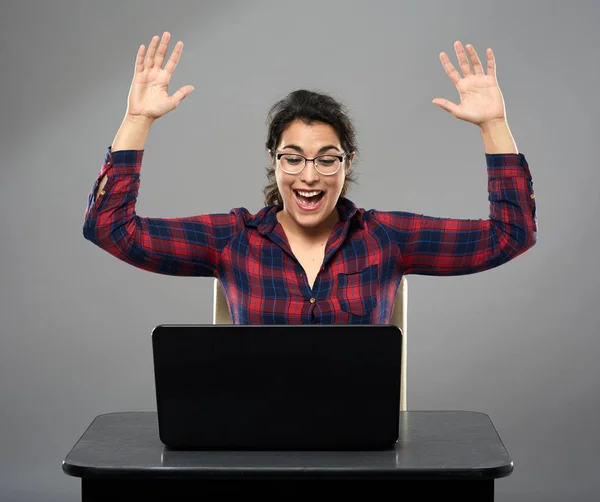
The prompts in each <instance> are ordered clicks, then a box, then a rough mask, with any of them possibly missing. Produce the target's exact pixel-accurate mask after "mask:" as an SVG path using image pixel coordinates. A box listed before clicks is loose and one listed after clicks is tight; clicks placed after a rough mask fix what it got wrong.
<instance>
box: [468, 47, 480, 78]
mask: <svg viewBox="0 0 600 502" xmlns="http://www.w3.org/2000/svg"><path fill="white" fill-rule="evenodd" d="M466 49H467V53H468V54H469V57H470V58H471V63H473V71H474V72H475V75H483V68H482V67H481V61H480V60H479V56H478V55H477V52H475V48H474V47H473V46H472V45H471V44H467V45H466Z"/></svg>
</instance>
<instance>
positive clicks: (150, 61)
mask: <svg viewBox="0 0 600 502" xmlns="http://www.w3.org/2000/svg"><path fill="white" fill-rule="evenodd" d="M157 46H158V35H154V36H153V37H152V40H151V41H150V44H149V45H148V50H147V51H146V58H145V59H144V67H145V68H152V67H153V66H154V54H155V53H156V47H157Z"/></svg>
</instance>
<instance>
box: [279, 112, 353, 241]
mask: <svg viewBox="0 0 600 502" xmlns="http://www.w3.org/2000/svg"><path fill="white" fill-rule="evenodd" d="M275 153H292V154H300V155H303V156H304V157H307V158H309V159H312V158H314V157H316V156H317V155H324V154H330V155H344V151H343V148H342V145H341V144H340V140H339V138H338V136H337V134H336V132H335V130H334V129H333V127H331V126H330V125H329V124H324V123H321V122H316V123H313V124H312V125H308V124H306V122H304V121H302V120H295V121H294V122H292V123H291V124H290V125H289V126H288V127H287V129H285V131H284V132H283V134H282V135H281V141H280V143H279V145H278V147H277V150H276V152H272V154H271V160H272V162H273V164H274V167H275V177H276V180H277V188H278V189H279V193H280V194H281V197H282V199H283V210H282V213H283V215H282V216H283V218H284V219H285V220H287V221H288V223H293V224H295V225H297V226H299V227H302V228H311V229H315V230H316V229H318V228H319V227H328V226H329V225H328V224H331V223H332V220H333V222H335V221H337V217H338V215H337V211H336V210H335V206H336V203H337V200H338V198H339V196H340V193H341V192H342V188H343V186H344V181H345V179H346V169H347V168H348V167H349V162H350V163H351V162H352V160H353V158H354V155H352V156H351V157H350V158H346V159H345V160H344V162H343V164H342V166H341V167H340V169H339V170H338V172H337V173H335V174H333V175H330V176H325V175H322V174H319V173H318V172H317V170H316V169H315V166H314V164H313V162H311V161H308V162H306V166H305V167H304V170H303V171H302V172H301V173H299V174H288V173H286V172H284V171H283V170H282V169H281V165H278V164H279V163H278V162H277V160H276V159H275ZM317 162H318V160H317Z"/></svg>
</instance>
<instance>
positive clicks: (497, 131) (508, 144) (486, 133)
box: [479, 120, 519, 154]
mask: <svg viewBox="0 0 600 502" xmlns="http://www.w3.org/2000/svg"><path fill="white" fill-rule="evenodd" d="M479 129H480V132H481V138H482V139H483V145H484V148H485V153H489V154H497V153H519V150H518V148H517V144H516V143H515V140H514V138H513V136H512V134H511V132H510V128H509V127H508V122H506V120H501V121H494V122H490V123H487V124H482V125H480V127H479Z"/></svg>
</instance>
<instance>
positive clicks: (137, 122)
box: [123, 113, 156, 128]
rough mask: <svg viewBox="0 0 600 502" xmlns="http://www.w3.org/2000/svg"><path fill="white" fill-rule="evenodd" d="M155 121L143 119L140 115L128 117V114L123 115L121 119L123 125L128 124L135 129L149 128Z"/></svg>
mask: <svg viewBox="0 0 600 502" xmlns="http://www.w3.org/2000/svg"><path fill="white" fill-rule="evenodd" d="M155 120H156V119H153V118H150V117H144V116H142V115H130V114H129V113H126V114H125V117H124V118H123V122H124V123H125V124H129V125H132V126H136V127H147V128H150V126H152V124H153V123H154V121H155Z"/></svg>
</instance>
